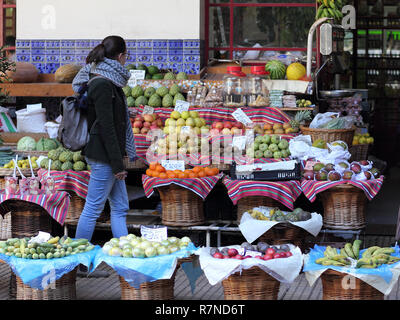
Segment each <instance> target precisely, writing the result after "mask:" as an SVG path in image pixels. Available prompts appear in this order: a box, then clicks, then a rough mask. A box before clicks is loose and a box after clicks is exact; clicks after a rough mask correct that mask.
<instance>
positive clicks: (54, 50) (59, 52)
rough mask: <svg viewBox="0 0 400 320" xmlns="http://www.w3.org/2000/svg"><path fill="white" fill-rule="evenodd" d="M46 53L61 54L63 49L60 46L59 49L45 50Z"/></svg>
mask: <svg viewBox="0 0 400 320" xmlns="http://www.w3.org/2000/svg"><path fill="white" fill-rule="evenodd" d="M45 54H46V55H60V54H61V50H60V49H59V48H58V49H54V48H53V49H46V50H45Z"/></svg>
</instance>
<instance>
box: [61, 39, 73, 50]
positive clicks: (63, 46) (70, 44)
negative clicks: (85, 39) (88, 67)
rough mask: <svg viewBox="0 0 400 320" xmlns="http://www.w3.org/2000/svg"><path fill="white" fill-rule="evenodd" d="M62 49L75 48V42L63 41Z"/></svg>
mask: <svg viewBox="0 0 400 320" xmlns="http://www.w3.org/2000/svg"><path fill="white" fill-rule="evenodd" d="M61 48H75V40H61Z"/></svg>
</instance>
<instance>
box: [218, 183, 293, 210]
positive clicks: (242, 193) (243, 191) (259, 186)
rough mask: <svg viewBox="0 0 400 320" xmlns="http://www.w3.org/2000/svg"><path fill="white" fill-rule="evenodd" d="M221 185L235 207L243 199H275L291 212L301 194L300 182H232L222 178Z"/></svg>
mask: <svg viewBox="0 0 400 320" xmlns="http://www.w3.org/2000/svg"><path fill="white" fill-rule="evenodd" d="M223 183H224V184H225V186H226V188H227V189H228V195H229V197H230V198H231V200H232V202H233V204H235V205H236V204H237V202H238V201H239V200H240V199H242V198H245V197H252V196H264V197H269V198H272V199H275V200H276V201H279V202H280V203H282V204H283V205H284V206H286V207H287V208H289V209H290V210H293V209H294V202H295V201H296V199H297V198H298V197H299V196H300V194H301V185H300V181H279V182H278V181H277V182H270V181H247V180H232V179H230V178H228V177H224V179H223Z"/></svg>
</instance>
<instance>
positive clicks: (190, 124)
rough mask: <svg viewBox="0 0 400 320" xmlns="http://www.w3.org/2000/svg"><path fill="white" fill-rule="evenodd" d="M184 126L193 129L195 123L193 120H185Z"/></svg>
mask: <svg viewBox="0 0 400 320" xmlns="http://www.w3.org/2000/svg"><path fill="white" fill-rule="evenodd" d="M186 125H187V126H190V127H195V122H194V120H193V118H188V119H187V120H186Z"/></svg>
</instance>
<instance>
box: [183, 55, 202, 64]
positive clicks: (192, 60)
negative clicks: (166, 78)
mask: <svg viewBox="0 0 400 320" xmlns="http://www.w3.org/2000/svg"><path fill="white" fill-rule="evenodd" d="M184 62H186V63H195V62H200V56H184Z"/></svg>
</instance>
